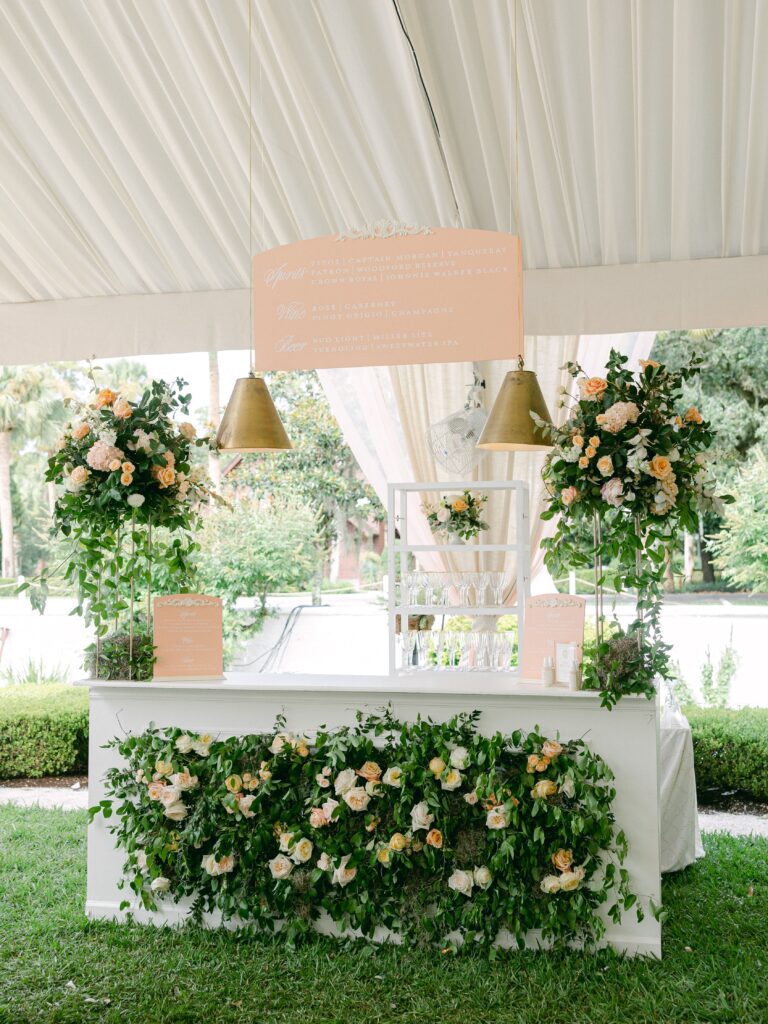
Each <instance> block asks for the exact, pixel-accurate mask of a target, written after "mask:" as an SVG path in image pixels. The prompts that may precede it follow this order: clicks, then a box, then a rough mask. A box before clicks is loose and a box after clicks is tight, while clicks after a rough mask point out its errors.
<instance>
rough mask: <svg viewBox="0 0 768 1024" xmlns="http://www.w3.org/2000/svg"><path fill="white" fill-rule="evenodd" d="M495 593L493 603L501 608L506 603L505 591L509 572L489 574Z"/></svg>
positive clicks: (492, 589)
mask: <svg viewBox="0 0 768 1024" xmlns="http://www.w3.org/2000/svg"><path fill="white" fill-rule="evenodd" d="M488 575H489V577H490V579H489V582H490V584H491V591H492V593H493V604H494V606H495V607H496V608H500V607H501V606H502V605H503V604H504V591H505V590H506V589H507V579H508V574H507V573H506V572H491V573H489V574H488Z"/></svg>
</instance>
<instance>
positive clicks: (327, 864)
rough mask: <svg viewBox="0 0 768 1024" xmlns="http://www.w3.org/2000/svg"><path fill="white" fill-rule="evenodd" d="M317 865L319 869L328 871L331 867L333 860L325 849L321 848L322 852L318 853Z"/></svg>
mask: <svg viewBox="0 0 768 1024" xmlns="http://www.w3.org/2000/svg"><path fill="white" fill-rule="evenodd" d="M317 866H318V868H319V869H320V870H321V871H330V870H331V868H332V867H333V861H332V860H331V858H330V857H329V856H328V854H327V853H326V852H325V850H323V852H322V853H321V854H320V856H319V858H318V861H317Z"/></svg>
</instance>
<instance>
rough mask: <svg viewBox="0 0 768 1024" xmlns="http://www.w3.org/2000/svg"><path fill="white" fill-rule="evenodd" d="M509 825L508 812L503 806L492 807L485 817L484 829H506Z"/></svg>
mask: <svg viewBox="0 0 768 1024" xmlns="http://www.w3.org/2000/svg"><path fill="white" fill-rule="evenodd" d="M508 824H509V812H508V811H507V810H505V808H504V805H503V804H502V805H501V806H500V807H492V808H491V809H490V811H488V813H487V814H486V816H485V825H486V828H490V829H493V830H497V829H502V828H506V827H507V825H508Z"/></svg>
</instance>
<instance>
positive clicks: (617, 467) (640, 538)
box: [533, 349, 733, 708]
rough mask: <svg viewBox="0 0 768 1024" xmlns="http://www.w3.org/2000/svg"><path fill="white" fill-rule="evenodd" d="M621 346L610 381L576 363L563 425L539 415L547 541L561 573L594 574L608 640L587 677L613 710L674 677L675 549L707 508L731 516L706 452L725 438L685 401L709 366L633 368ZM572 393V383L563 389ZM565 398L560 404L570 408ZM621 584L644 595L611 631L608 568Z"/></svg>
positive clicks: (602, 638)
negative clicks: (666, 607)
mask: <svg viewBox="0 0 768 1024" xmlns="http://www.w3.org/2000/svg"><path fill="white" fill-rule="evenodd" d="M626 364H627V357H626V356H623V355H621V353H619V352H617V351H616V350H615V349H614V350H611V354H610V357H609V359H608V363H607V366H606V375H605V377H588V376H587V375H586V374H585V373H584V370H583V369H582V367H581V366H579V365H578V363H567V364H566V366H565V369H567V370H568V372H569V373H570V375H571V377H572V378H573V379H574V383H575V385H576V390H577V392H578V395H577V397H574V398H573V400H572V405H571V408H570V414H569V417H568V419H567V420H566V422H565V423H564V424H563V425H562V426H561V427H554V426H552V425H551V424H548V423H544V422H543V421H542V420H541V419H539V418H538V417H536V416H535V415H534V416H533V418H534V420H535V421H536V422H537V424H538V425H539V427H540V428H541V429H542V431H544V433H545V434H546V436H547V437H548V438H549V439H550V440H551V441H552V443H553V445H554V447H553V449H552V451H551V452H550V453H549V455H548V456H547V458H546V461H545V463H544V469H543V471H542V475H543V478H544V482H545V484H546V486H547V490H548V492H549V502H548V508H547V510H546V511H545V512H544V513H542V517H541V518H542V519H552V518H554V517H555V516H557V526H556V530H555V533H554V535H553V536H552V537H550V538H547V539H546V540H544V541H543V542H542V547H543V548H544V549H545V555H544V562H545V564H546V565H547V567H548V568H549V569H550V571H551V572H552V574H553V575H554V576H560V575H562V574H563V573H564V572H566V571H567V570H568V569H571V568H575V567H578V566H592V567H593V568H594V571H595V598H596V603H597V615H596V621H597V643H596V645H595V650H594V651H592V652H585V653H590V654H591V657H590V658H589V659H587V660H585V671H584V684H585V686H587V687H588V688H590V689H599V690H601V691H602V703H603V706H605V707H607V708H611V707H613V705H614V704H615V703H616V702H617V701H618V700H619V699H620V698H621V697H622V696H624V695H625V694H628V693H640V694H645V696H646V697H648V698H649V699H651V698H653V697H654V695H655V692H656V691H655V680H656V678H657V677H661V678H669V675H670V664H669V651H670V648H669V646H668V645H667V644H665V643H664V642H663V641H662V637H661V626H660V616H661V604H662V592H663V583H664V574H665V569H666V558H667V552H668V550H669V546H670V544H671V543H672V542H673V540H674V538H675V536H676V535H677V533H678V532H679V531H680V530H681V529H687V530H690V531H692V532H695V531H696V530H697V528H698V514H699V510H700V509H708V508H714V509H715V510H718V511H722V506H723V503H726V502H731V501H733V498H731V497H730V496H729V495H723V496H717V495H716V494H715V484H714V481H713V480H712V478H711V476H710V474H709V471H708V469H707V457H706V451H707V449H708V448H710V447H711V445H712V443H713V440H714V435H713V431H712V428H711V427H710V425H709V424H708V423H706V422H705V421H704V419H703V417H702V415H701V413H700V412H699V410H698V409H697V408H696V407H695V406H691V407H690V408H688V409H683V408H678V406H679V403H680V399H681V396H682V390H683V383H684V382H686V381H689V380H691V379H692V378H694V377H695V376H696V374H697V373H698V372H699V365H700V364H699V362H698V361H697V360H696V359H692V360H691V362H690V364H689V365H688V366H684V367H682V368H681V369H679V370H676V371H671V370H668V369H667V368H666V367H664V366H662V365H660V364H659V363H658V362H655V361H654V360H652V359H644V360H641V361H640V370H639V372H637V373H633V372H632V371H630V370H628V369H627V367H626ZM563 391H564V392H565V389H563ZM565 401H566V399H565V398H564V399H563V401H562V402H561V404H564V403H565ZM609 563H611V564H612V566H613V567H614V571H613V584H614V586H615V589H616V590H617V591H622V590H633V591H634V592H635V594H636V616H635V620H634V621H633V622H632V623H631V624H630V625H629V626H628V627H627V628H626V629H624V628H623V627H621V626H619V624H618V623H614V624H612V626H611V629H610V630H609V631H606V630H604V616H603V587H604V584H605V582H606V567H607V566H608V564H609Z"/></svg>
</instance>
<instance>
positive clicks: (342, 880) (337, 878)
mask: <svg viewBox="0 0 768 1024" xmlns="http://www.w3.org/2000/svg"><path fill="white" fill-rule="evenodd" d="M351 856H352V854H351V853H348V854H346V855H345V856H344V857H342V858H341V862H340V864H339V866H338V867H337V868H336V870H335V871H334V872H333V882H334V884H335V885H340V886H341V887H342V889H343V888H344V886H345V885H349V883H350V882H351V881H352V879H353V878H354V877H355V875H356V874H357V868H348V867H347V864H348V863H349V859H350V857H351Z"/></svg>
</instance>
